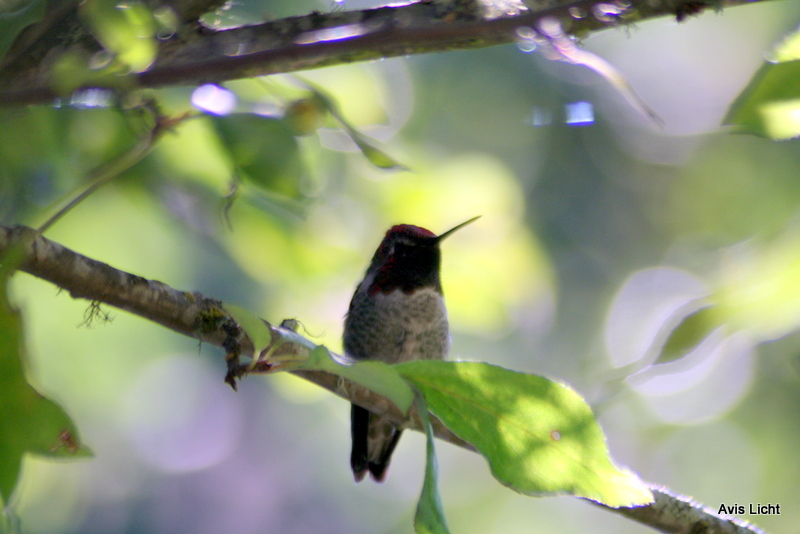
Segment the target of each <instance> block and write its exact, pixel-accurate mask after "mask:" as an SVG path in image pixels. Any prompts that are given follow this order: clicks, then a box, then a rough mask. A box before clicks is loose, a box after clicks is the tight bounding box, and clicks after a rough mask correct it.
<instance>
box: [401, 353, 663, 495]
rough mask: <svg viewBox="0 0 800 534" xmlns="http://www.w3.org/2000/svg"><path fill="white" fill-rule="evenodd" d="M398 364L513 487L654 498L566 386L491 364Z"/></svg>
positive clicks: (451, 425)
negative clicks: (617, 459)
mask: <svg viewBox="0 0 800 534" xmlns="http://www.w3.org/2000/svg"><path fill="white" fill-rule="evenodd" d="M395 368H396V369H397V370H398V371H399V372H400V374H401V375H402V376H404V377H405V378H407V379H408V380H410V381H412V382H413V383H414V384H415V385H416V386H417V387H419V388H420V390H421V391H422V392H423V394H424V395H425V398H426V400H427V402H428V407H429V408H430V410H431V412H432V413H433V414H434V415H436V416H437V417H438V418H439V419H441V420H442V422H443V423H444V424H445V425H446V426H447V427H448V428H449V429H450V430H452V431H453V432H454V433H455V434H456V435H458V436H459V437H460V438H462V439H464V440H466V441H468V442H469V443H471V444H472V445H474V446H475V448H476V449H477V450H478V451H479V452H480V453H481V454H483V455H484V456H485V457H486V459H487V460H488V462H489V466H490V467H491V470H492V474H493V475H494V476H495V478H497V479H498V480H499V481H500V482H501V483H502V484H504V485H506V486H508V487H510V488H512V489H514V490H515V491H518V492H520V493H524V494H527V495H548V494H572V495H576V496H579V497H586V498H589V499H592V500H595V501H598V502H602V503H604V504H606V505H608V506H612V507H619V506H633V505H640V504H646V503H649V502H651V501H652V495H651V493H650V491H649V490H648V489H647V487H646V486H645V485H644V484H643V483H642V482H641V481H640V480H639V478H638V477H637V476H636V475H634V474H633V473H631V472H630V471H626V470H623V469H620V468H618V467H616V466H615V465H614V463H613V462H612V461H611V458H610V456H609V453H608V447H607V445H606V441H605V436H604V435H603V432H602V430H601V429H600V426H599V425H598V423H597V421H596V420H595V417H594V414H593V413H592V411H591V409H590V408H589V406H588V405H587V404H586V402H585V401H584V400H583V399H582V398H581V397H580V395H578V394H577V393H576V392H575V391H573V390H572V389H570V388H569V387H567V386H565V385H563V384H559V383H556V382H553V381H551V380H548V379H546V378H543V377H540V376H535V375H529V374H524V373H518V372H514V371H509V370H507V369H503V368H502V367H497V366H494V365H489V364H486V363H472V362H441V361H429V360H424V361H423V360H420V361H414V362H408V363H403V364H400V365H397V366H395Z"/></svg>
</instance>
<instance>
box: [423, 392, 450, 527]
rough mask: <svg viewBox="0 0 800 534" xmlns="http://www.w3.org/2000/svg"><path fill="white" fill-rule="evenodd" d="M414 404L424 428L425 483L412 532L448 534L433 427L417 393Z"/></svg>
mask: <svg viewBox="0 0 800 534" xmlns="http://www.w3.org/2000/svg"><path fill="white" fill-rule="evenodd" d="M414 404H415V405H416V407H417V412H418V413H419V417H420V419H422V426H423V427H425V482H424V483H423V485H422V493H421V494H420V497H419V502H418V503H417V513H416V514H415V515H414V531H415V532H417V533H419V534H448V533H449V532H450V531H449V530H448V529H447V521H446V520H445V517H444V510H443V509H442V501H441V499H439V488H438V487H437V480H438V478H439V474H438V466H437V462H436V450H435V448H434V444H433V442H434V439H433V427H432V426H431V420H430V417H428V405H427V403H426V402H425V397H424V396H423V395H422V394H421V393H419V391H417V392H416V395H415V399H414Z"/></svg>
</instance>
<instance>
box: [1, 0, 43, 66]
mask: <svg viewBox="0 0 800 534" xmlns="http://www.w3.org/2000/svg"><path fill="white" fill-rule="evenodd" d="M46 5H47V0H19V1H17V2H14V1H6V2H0V59H2V58H4V57H5V55H6V52H8V49H9V48H11V45H12V43H13V42H14V39H16V38H17V35H18V34H19V32H21V31H22V30H24V29H25V28H26V27H27V26H29V25H30V24H33V23H34V22H38V21H40V20H41V19H42V17H43V16H44V10H45V7H46Z"/></svg>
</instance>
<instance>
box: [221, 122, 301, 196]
mask: <svg viewBox="0 0 800 534" xmlns="http://www.w3.org/2000/svg"><path fill="white" fill-rule="evenodd" d="M210 120H211V121H212V122H213V124H214V127H215V128H216V130H217V133H218V134H219V136H220V139H221V141H222V143H223V146H224V148H225V150H226V152H227V153H228V155H229V159H230V161H231V163H232V164H233V165H234V166H235V167H236V169H237V171H238V173H239V175H240V176H241V177H242V178H244V179H246V180H249V181H250V182H252V183H253V184H255V185H257V186H258V187H259V188H262V189H265V190H268V191H271V192H274V193H278V194H281V195H284V196H287V197H290V198H297V197H299V196H300V178H301V176H302V174H303V168H302V164H301V161H300V151H299V147H298V144H297V139H295V137H294V134H293V133H292V131H291V129H290V128H289V127H288V126H287V125H286V123H284V122H283V121H282V120H280V119H274V118H270V117H262V116H260V115H253V114H251V113H233V114H230V115H223V116H210Z"/></svg>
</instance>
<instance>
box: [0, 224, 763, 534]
mask: <svg viewBox="0 0 800 534" xmlns="http://www.w3.org/2000/svg"><path fill="white" fill-rule="evenodd" d="M13 252H17V253H18V254H21V258H20V260H19V263H18V266H19V267H18V268H19V270H21V271H25V272H27V273H29V274H31V275H33V276H36V277H38V278H41V279H43V280H47V281H49V282H52V283H53V284H55V285H57V286H58V287H60V288H63V289H65V290H67V291H69V293H70V295H71V296H72V297H73V298H83V299H88V300H92V301H99V302H104V303H106V304H110V305H112V306H115V307H117V308H120V309H123V310H127V311H129V312H131V313H134V314H136V315H139V316H141V317H143V318H145V319H147V320H150V321H153V322H155V323H158V324H160V325H162V326H165V327H167V328H169V329H170V330H174V331H175V332H178V333H180V334H184V335H186V336H189V337H192V338H195V339H198V340H200V341H202V342H205V343H209V344H212V345H215V346H218V347H222V348H224V349H226V350H227V351H228V352H230V343H231V340H232V339H235V340H236V342H237V350H241V351H243V352H248V351H249V352H252V351H253V345H252V343H251V342H250V340H249V339H247V337H246V336H245V335H244V332H243V331H242V330H241V329H240V328H239V326H238V325H237V324H236V322H235V321H234V320H233V319H232V318H231V317H230V316H229V315H228V313H227V312H226V311H225V309H224V308H223V307H222V302H220V301H218V300H214V299H211V298H208V297H205V296H204V295H202V294H200V293H197V292H192V293H189V292H184V291H178V290H176V289H173V288H171V287H169V286H168V285H166V284H163V283H161V282H158V281H155V280H147V279H145V278H142V277H140V276H136V275H133V274H130V273H126V272H124V271H120V270H118V269H115V268H113V267H111V266H109V265H107V264H105V263H102V262H99V261H97V260H93V259H91V258H87V257H86V256H82V255H81V254H78V253H76V252H74V251H72V250H70V249H68V248H65V247H63V246H61V245H59V244H58V243H55V242H54V241H51V240H49V239H47V238H45V237H43V236H42V235H41V234H38V233H37V232H36V231H35V230H33V229H32V228H28V227H24V226H16V227H13V228H11V227H7V226H2V225H0V265H2V267H3V268H7V267H8V266H7V265H4V264H3V262H6V263H8V260H7V257H8V256H7V254H8V253H13ZM270 328H271V329H272V330H273V332H274V333H275V335H274V336H273V337H274V339H277V338H278V337H279V336H280V333H281V327H275V326H272V325H270ZM286 345H288V347H285V346H286ZM291 345H292V344H290V343H284V344H282V345H281V350H284V348H287V349H288V350H290V351H291V350H297V351H299V350H301V348H300V347H295V348H292V346H291ZM242 369H243V368H242ZM293 373H294V374H296V375H298V376H301V377H303V378H305V379H306V380H309V381H311V382H313V383H315V384H317V385H319V386H322V387H324V388H326V389H328V390H330V391H332V392H333V393H335V394H337V395H339V396H340V397H343V398H345V399H347V400H349V401H351V402H353V403H355V404H358V405H359V406H362V407H364V408H366V409H368V410H370V411H372V412H375V413H377V414H380V415H382V416H385V417H388V418H389V419H391V420H392V421H394V422H395V423H397V424H400V425H405V426H406V427H408V428H413V429H414V430H418V431H423V430H422V425H421V422H420V420H419V416H418V415H416V414H414V413H412V414H411V415H410V416H409V417H406V416H404V415H403V414H402V413H401V412H400V410H398V409H397V408H396V407H395V406H394V405H393V404H392V403H391V402H390V401H388V400H387V399H385V398H383V397H381V396H379V395H376V394H375V393H372V392H371V391H369V390H367V389H365V388H363V387H358V386H355V385H353V384H349V383H346V382H345V381H343V380H342V379H341V378H339V377H338V376H335V375H333V374H330V373H326V372H322V371H293ZM432 423H433V425H434V433H435V435H436V437H438V438H439V439H442V440H444V441H447V442H449V443H452V444H454V445H458V446H460V447H463V448H465V449H468V450H472V451H474V450H475V449H474V448H473V447H472V446H471V445H470V444H469V443H467V442H465V441H463V440H462V439H460V438H459V437H458V436H456V435H454V434H453V433H452V432H450V430H448V429H447V428H446V427H445V426H444V425H443V424H442V423H441V422H440V421H439V420H438V419H436V418H435V417H432ZM649 487H650V490H651V491H652V492H653V495H654V497H655V502H654V503H652V504H650V505H647V506H641V507H635V508H608V507H606V506H604V505H602V504H598V506H601V507H603V508H605V509H607V510H610V511H612V512H616V513H619V514H621V515H623V516H625V517H627V518H629V519H632V520H634V521H637V522H639V523H642V524H644V525H648V526H650V527H652V528H654V529H656V530H658V531H660V532H665V533H672V534H685V533H689V532H704V533H705V534H759V533H761V534H763V531H761V530H760V529H759V528H758V527H755V526H753V525H751V524H749V523H747V522H745V521H742V520H739V519H735V518H723V517H720V516H718V515H717V514H716V513H714V511H713V510H711V509H709V508H707V507H704V506H703V505H701V504H699V503H697V502H695V501H693V500H691V499H689V498H687V497H683V496H681V495H677V494H674V493H672V492H671V491H670V490H668V489H666V488H663V487H660V486H657V485H654V484H650V485H649Z"/></svg>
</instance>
